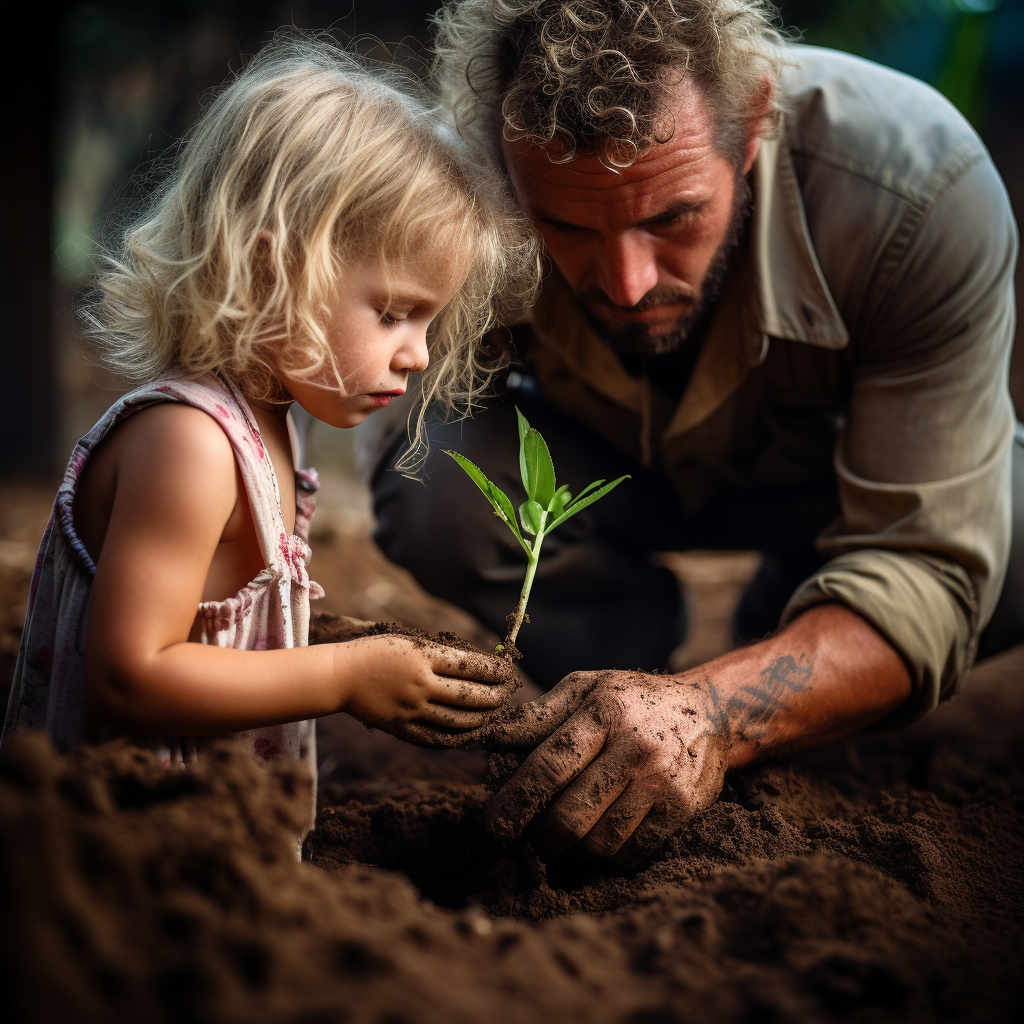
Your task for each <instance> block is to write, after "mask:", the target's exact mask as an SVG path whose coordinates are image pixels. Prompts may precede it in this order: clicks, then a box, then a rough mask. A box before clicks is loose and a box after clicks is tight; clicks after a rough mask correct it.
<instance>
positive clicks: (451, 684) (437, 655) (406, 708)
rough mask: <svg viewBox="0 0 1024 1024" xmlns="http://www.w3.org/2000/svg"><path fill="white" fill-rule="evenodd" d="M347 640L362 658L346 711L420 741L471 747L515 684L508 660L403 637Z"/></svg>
mask: <svg viewBox="0 0 1024 1024" xmlns="http://www.w3.org/2000/svg"><path fill="white" fill-rule="evenodd" d="M357 645H362V646H357ZM342 646H343V647H344V648H346V649H347V650H346V651H345V654H346V655H347V658H346V660H347V661H349V662H351V661H352V660H353V655H355V660H356V661H357V662H361V664H360V667H359V681H358V685H356V686H355V687H354V688H353V692H352V693H351V695H350V696H349V698H348V700H347V701H346V704H345V707H344V710H345V711H347V712H348V713H349V714H351V715H353V716H354V717H355V718H358V719H359V720H360V721H362V722H365V723H366V724H367V725H371V726H375V727H377V728H380V729H383V730H385V731H386V732H390V733H392V734H393V735H396V736H399V737H400V738H402V739H407V740H410V741H411V742H413V743H417V744H419V745H421V746H440V747H451V746H465V745H466V744H467V743H469V742H471V741H472V739H474V738H475V737H476V734H477V732H478V730H479V729H480V728H481V727H482V726H484V725H485V724H486V723H487V722H488V720H489V718H490V716H491V715H492V714H493V712H494V711H495V710H496V709H497V708H499V707H501V706H502V705H504V704H505V703H506V702H507V701H508V698H509V696H510V694H511V692H512V691H513V690H514V688H515V685H516V680H515V675H514V672H513V670H512V667H511V665H510V664H509V663H508V662H507V661H505V660H504V659H501V658H495V657H493V656H490V655H486V654H482V653H478V652H472V651H461V650H457V649H456V648H452V647H446V646H443V645H441V644H435V643H429V642H425V641H421V640H411V639H408V638H406V637H398V636H377V637H367V638H363V639H361V640H355V641H352V642H351V643H350V644H345V645H342Z"/></svg>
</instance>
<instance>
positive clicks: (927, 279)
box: [374, 0, 1024, 862]
mask: <svg viewBox="0 0 1024 1024" xmlns="http://www.w3.org/2000/svg"><path fill="white" fill-rule="evenodd" d="M772 13H773V12H772V11H771V9H770V6H769V5H768V4H765V3H761V2H757V0H651V2H648V3H638V2H631V0H607V2H602V3H597V2H594V0H537V2H526V0H522V2H518V3H498V2H495V0H460V2H455V3H454V4H452V5H451V6H450V7H449V8H448V9H447V10H446V11H445V12H444V13H443V14H442V15H441V16H440V20H439V36H438V43H437V46H438V53H439V58H438V77H439V83H440V86H441V90H442V97H443V99H444V101H445V102H446V103H447V104H448V105H449V107H450V108H451V109H452V111H453V117H454V120H455V123H456V126H457V128H458V130H459V131H460V132H461V133H462V134H463V136H464V137H465V138H466V139H467V140H468V141H469V143H470V144H471V146H473V148H474V149H475V150H476V151H477V152H478V154H479V155H480V156H481V157H482V158H486V159H490V160H492V161H493V162H495V163H496V164H498V165H499V166H502V167H504V168H505V169H506V170H507V173H508V177H509V179H510V187H511V188H512V190H513V191H514V194H515V197H516V199H517V201H518V202H519V204H520V205H521V207H522V208H523V210H524V211H525V212H526V213H527V215H528V216H529V217H530V218H531V220H532V221H533V223H534V225H535V226H536V228H537V230H538V231H539V232H540V234H541V235H542V237H543V239H544V242H545V244H546V247H547V251H548V253H549V255H550V258H551V263H552V264H553V270H552V272H551V274H550V275H549V277H548V279H547V280H546V281H545V284H544V290H543V294H542V296H541V298H540V300H539V302H538V303H537V305H536V307H535V308H534V309H533V310H532V312H531V314H530V316H529V318H528V322H527V323H525V324H523V325H518V326H516V327H514V328H513V329H512V337H513V340H514V345H515V350H516V357H517V359H518V360H519V361H520V363H521V364H522V368H521V370H517V373H516V374H515V375H514V376H513V377H510V384H516V385H517V386H515V387H512V386H510V389H509V392H508V393H507V394H506V395H504V396H502V397H501V398H500V399H498V400H495V401H493V402H491V403H490V405H489V407H488V408H487V410H486V411H485V412H484V413H483V414H481V415H480V416H479V417H477V418H476V419H474V420H472V421H469V422H467V423H465V424H461V425H454V426H452V425H448V426H444V425H435V426H434V427H433V428H432V429H431V433H430V436H431V443H432V446H433V447H434V448H435V449H439V448H456V449H458V450H459V451H461V452H463V453H465V454H466V455H467V456H468V457H469V458H471V459H473V460H474V461H476V462H477V463H478V464H480V465H481V466H482V467H483V468H484V469H485V471H486V472H487V473H488V474H489V475H491V476H492V477H497V480H498V482H499V483H501V482H502V481H503V480H504V481H505V482H506V483H507V484H508V485H509V486H512V484H513V480H514V477H515V476H516V475H517V472H518V467H517V465H516V463H515V459H514V458H513V456H514V454H515V450H514V445H515V438H516V432H515V427H514V417H515V414H514V406H515V405H519V406H520V407H521V408H523V411H524V412H525V413H526V415H527V417H528V418H529V419H530V420H531V422H532V423H533V425H535V426H537V427H538V428H539V429H540V430H541V432H542V433H543V434H544V436H545V437H546V438H547V439H548V441H549V443H550V445H551V448H552V453H553V455H554V459H555V464H556V466H557V467H558V470H559V480H560V481H562V480H563V479H564V480H565V482H568V483H570V484H571V485H574V487H577V488H578V487H579V486H580V485H582V484H584V483H586V482H588V481H589V480H591V479H593V478H594V477H595V476H600V477H607V478H611V477H615V476H618V475H620V474H622V473H625V472H628V473H631V474H632V477H633V479H632V480H631V481H630V482H628V483H626V484H623V485H622V486H620V487H619V488H618V489H617V490H616V491H615V492H613V494H612V495H611V496H609V497H608V498H606V499H604V500H603V501H602V502H599V503H597V504H596V505H594V506H593V507H592V509H591V510H588V512H587V513H581V514H580V515H579V516H577V517H576V518H575V519H574V520H572V521H571V524H567V526H566V527H565V528H563V534H562V536H561V537H559V534H557V533H556V534H554V535H553V536H552V538H551V540H550V541H548V542H547V543H546V545H545V547H546V552H545V556H546V557H545V559H544V560H542V564H541V568H540V571H539V573H538V577H537V583H536V584H535V588H534V596H533V598H532V602H531V615H532V619H533V622H532V623H531V624H530V625H529V626H528V627H527V628H526V630H524V632H523V634H522V644H521V646H522V647H523V648H524V650H526V651H527V652H528V657H527V660H526V661H525V662H524V664H525V667H526V670H527V671H528V672H529V673H531V674H532V675H533V676H534V678H536V679H537V680H538V681H539V682H541V683H542V684H544V685H551V684H552V683H553V682H555V680H556V679H557V678H558V677H559V676H560V675H561V674H562V673H563V672H568V671H571V670H572V669H581V668H590V667H592V666H595V665H596V666H600V667H602V670H601V671H596V672H593V671H591V672H576V673H574V674H573V675H570V676H568V678H566V679H565V680H563V681H562V682H561V683H559V684H558V685H557V686H555V688H554V689H553V690H552V691H551V692H550V693H549V694H547V695H546V696H545V697H544V698H541V699H540V700H538V701H536V702H534V703H533V704H531V705H527V706H526V708H525V709H524V710H523V711H522V712H521V714H520V717H519V719H518V720H517V721H516V722H515V723H513V724H512V725H510V726H509V727H508V729H507V730H505V732H504V735H503V737H499V738H503V739H505V740H507V741H509V742H522V743H523V744H524V745H525V744H528V743H535V742H538V741H540V740H543V742H541V743H540V745H539V746H538V747H537V749H536V750H534V752H533V753H532V754H531V755H530V756H529V758H528V759H527V760H526V762H525V763H524V765H523V767H522V768H521V769H520V771H519V773H518V774H517V775H516V776H515V777H514V778H513V779H512V781H511V782H510V783H509V784H508V785H506V787H505V788H504V789H503V790H502V791H501V792H500V793H499V794H498V796H497V797H496V799H495V802H494V812H493V813H494V823H495V826H496V828H497V830H498V831H499V832H500V833H502V834H506V835H510V836H511V835H516V834H518V833H520V832H521V831H522V830H523V829H524V828H526V826H527V825H528V824H530V823H531V821H532V822H533V826H532V830H531V835H532V837H533V839H534V842H535V843H536V844H537V845H538V847H539V848H540V849H541V851H542V853H544V854H545V855H547V856H555V855H558V854H560V853H562V852H564V851H566V850H568V849H570V848H573V849H574V850H577V851H580V852H584V853H591V854H596V855H599V856H614V857H616V858H618V859H619V860H621V861H624V862H628V861H630V860H633V859H635V858H636V857H638V856H642V855H643V854H644V853H645V852H646V851H647V850H649V849H650V848H651V846H652V845H653V844H654V843H656V842H657V841H658V840H659V839H660V837H661V836H663V835H664V834H665V833H666V832H667V831H669V830H671V829H673V828H675V827H676V826H677V825H678V824H679V823H680V822H681V821H683V820H685V818H686V817H688V816H689V815H692V814H693V813H695V812H696V811H698V810H700V809H701V808H703V807H705V806H707V805H708V804H709V803H710V802H712V801H713V800H714V799H715V798H716V797H717V795H718V793H719V791H720V789H721V785H722V781H723V775H724V772H725V770H726V769H727V768H729V767H736V766H739V765H743V764H746V763H748V762H749V761H751V760H753V759H755V758H758V757H763V756H767V755H772V754H778V753H780V752H786V751H795V750H799V749H804V748H807V747H811V746H815V745H818V744H821V743H824V742H827V741H829V740H832V739H835V738H837V737H840V736H844V735H848V734H850V733H853V732H856V731H858V730H860V729H863V728H865V727H867V726H871V725H875V724H879V723H881V724H884V725H885V726H886V727H892V726H896V725H900V724H904V723H907V722H910V721H912V720H914V719H916V718H917V717H919V716H920V715H922V714H924V713H926V712H927V711H928V710H929V709H930V708H932V707H934V706H935V705H936V704H937V703H938V702H939V701H940V700H942V699H945V698H947V697H948V696H949V695H950V694H951V693H952V692H953V691H954V689H955V687H956V686H957V684H958V682H959V681H960V680H961V679H962V678H963V676H964V674H965V672H966V671H967V669H968V668H969V667H970V665H971V664H972V662H973V661H974V659H975V656H976V653H977V650H978V643H979V636H980V635H981V631H982V629H983V627H984V626H985V625H986V623H987V622H988V621H989V619H990V618H991V617H992V615H993V610H994V609H995V608H996V606H997V603H998V602H999V597H1000V593H1001V591H1002V588H1003V583H1004V574H1005V571H1006V566H1007V560H1008V556H1009V551H1010V537H1011V511H1012V506H1011V488H1010V484H1011V463H1012V462H1013V461H1019V455H1017V454H1015V450H1016V452H1019V451H1020V448H1019V447H1018V446H1015V445H1014V444H1013V437H1014V416H1013V409H1012V406H1011V403H1010V399H1009V395H1008V392H1007V384H1006V376H1007V363H1008V357H1009V349H1010V341H1011V338H1012V334H1013V325H1014V310H1013V295H1012V274H1013V266H1014V261H1015V258H1016V251H1017V238H1016V230H1015V227H1014V224H1013V218H1012V214H1011V211H1010V208H1009V204H1008V201H1007V198H1006V194H1005V190H1004V189H1003V186H1002V183H1001V181H1000V180H999V178H998V175H997V174H996V172H995V170H994V168H993V167H992V164H991V161H990V160H989V158H988V155H987V153H986V151H985V149H984V147H983V146H982V144H981V143H980V141H979V140H978V138H977V136H976V135H975V134H974V132H973V131H972V130H971V129H970V127H969V126H968V125H967V124H966V122H965V121H964V120H963V119H962V118H961V117H960V116H959V115H958V114H957V113H956V111H955V110H953V108H952V107H951V106H950V105H949V104H948V103H946V102H945V101H944V100H943V99H942V98H941V97H940V96H938V95H937V94H936V93H935V92H933V91H932V90H931V89H929V88H927V87H926V86H924V85H922V84H921V83H919V82H915V81H913V80H912V79H909V78H907V77H905V76H902V75H899V74H897V73H895V72H892V71H889V70H887V69H884V68H881V67H878V66H876V65H872V64H869V63H867V62H865V61H861V60H858V59H856V58H852V57H849V56H846V55H842V54H839V53H834V52H831V51H826V50H818V49H814V48H810V47H793V46H785V45H784V44H783V42H782V40H781V38H780V37H779V35H778V34H777V33H776V32H775V30H774V29H773V28H772V22H771V17H772ZM517 382H518V383H517ZM377 451H378V453H382V452H383V442H382V441H378V445H377ZM379 457H380V455H378V458H379ZM394 459H395V456H394V455H392V456H391V462H392V463H393V462H394ZM449 461H450V460H446V459H445V458H444V456H443V455H440V454H435V455H433V456H431V458H430V459H429V460H428V463H427V467H426V471H427V479H428V486H427V487H426V489H424V488H423V487H422V485H420V484H418V483H410V482H408V481H406V480H404V479H402V478H401V477H400V476H399V475H398V474H396V473H389V472H382V471H381V472H377V474H376V476H375V478H374V488H375V494H376V502H377V513H378V518H379V522H380V526H379V530H378V534H377V536H378V540H379V542H380V543H381V546H382V547H383V549H384V551H385V552H386V553H387V554H388V555H390V557H392V558H393V559H395V560H396V561H399V562H401V563H403V564H405V565H407V566H408V567H409V568H410V569H411V570H412V571H413V572H414V574H415V575H416V576H417V578H418V579H419V580H420V581H421V582H422V583H423V584H424V586H426V587H427V589H429V590H432V591H433V592H435V593H439V594H441V595H442V596H445V597H448V598H450V599H452V600H455V601H457V602H459V603H461V604H462V605H463V606H464V607H467V608H468V609H469V610H471V611H473V612H474V613H475V614H476V615H477V616H479V617H480V618H481V619H482V620H484V621H485V622H487V623H488V624H489V625H491V626H492V627H493V628H494V629H496V630H500V629H501V627H502V625H503V619H504V615H505V614H506V612H507V611H509V610H510V609H511V608H512V607H513V606H514V603H515V596H516V593H517V590H518V585H519V582H520V580H521V573H522V568H521V565H522V559H521V556H520V555H519V554H518V552H516V551H514V550H513V549H512V548H511V547H510V546H508V545H507V544H506V542H505V540H504V538H503V537H502V535H501V530H502V529H503V527H502V526H501V524H500V523H497V522H495V521H493V520H492V521H489V520H488V518H487V516H486V514H484V513H483V512H482V509H481V502H480V500H479V498H478V496H477V495H475V494H474V493H472V484H470V483H469V482H468V481H464V480H463V479H462V478H461V475H460V471H459V470H458V468H457V467H455V466H454V465H448V462H449ZM386 463H387V459H383V460H382V461H379V462H378V465H384V464H386ZM1021 479H1022V480H1024V477H1022V478H1021ZM698 547H722V548H756V549H759V550H761V551H763V552H764V555H765V557H764V564H763V567H762V569H761V570H760V572H759V573H758V575H757V577H756V578H755V579H754V581H753V582H752V584H751V586H750V588H749V589H748V591H747V593H746V594H745V595H744V598H743V600H742V602H741V604H740V607H739V608H738V610H737V616H736V627H737V634H738V637H739V638H740V639H742V640H745V641H755V642H752V643H749V644H748V646H745V647H741V648H739V649H737V650H735V651H734V652H732V653H731V654H728V655H726V656H724V657H722V658H718V659H715V660H714V661H711V662H709V663H707V664H705V665H702V666H700V667H699V668H697V669H694V670H692V671H688V672H684V673H680V674H678V675H660V674H656V673H655V672H654V671H651V670H657V669H661V668H663V666H664V664H665V659H666V657H667V655H668V653H669V651H670V650H671V649H672V647H673V646H674V645H675V644H676V643H677V642H678V641H679V639H680V638H681V635H682V629H683V614H682V612H683V609H682V605H681V600H680V598H679V595H678V588H677V587H676V585H675V582H674V580H673V579H672V578H671V576H670V574H669V573H668V572H667V571H666V570H664V569H663V568H660V567H658V566H657V565H656V564H652V561H651V557H650V556H651V554H652V553H653V552H657V551H660V550H678V549H683V548H698ZM1011 561H1012V560H1011ZM1018 592H1019V588H1018V587H1017V583H1016V581H1013V583H1012V585H1008V586H1007V591H1006V600H1004V602H1003V604H1002V605H1001V607H1000V610H999V612H997V615H996V617H997V619H998V620H999V624H998V629H999V631H1000V632H999V633H998V635H997V634H996V633H994V632H993V633H990V634H989V635H988V637H987V638H986V642H987V644H988V649H989V651H991V650H995V649H999V648H1000V647H1001V646H1006V645H1008V644H1009V643H1010V642H1013V641H1014V640H1016V639H1020V638H1024V631H1022V630H1021V628H1020V626H1021V623H1020V621H1019V617H1020V612H1019V611H1018V609H1019V608H1020V607H1021V602H1020V601H1019V600H1014V595H1015V594H1016V593H1018ZM779 627H781V628H779ZM995 628H996V626H995V625H994V626H993V629H995ZM773 631H775V632H773ZM635 666H640V668H641V669H643V670H648V671H642V670H635ZM627 667H628V668H630V670H629V671H625V670H624V669H626V668H627ZM545 737H547V738H546V739H545Z"/></svg>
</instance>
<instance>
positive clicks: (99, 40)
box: [53, 0, 1024, 284]
mask: <svg viewBox="0 0 1024 1024" xmlns="http://www.w3.org/2000/svg"><path fill="white" fill-rule="evenodd" d="M439 2H440V0H342V3H340V4H339V3H337V2H324V0H292V2H289V3H282V2H276V0H173V2H172V0H149V2H147V3H144V4H140V3H138V2H137V0H135V2H127V0H108V2H105V3H74V2H70V3H65V4H64V5H63V7H62V11H61V13H60V14H59V16H58V18H57V22H56V32H55V39H56V49H57V54H58V67H57V110H56V112H55V114H56V120H55V128H56V134H55V156H56V161H57V166H56V169H55V170H56V182H57V186H56V194H55V197H54V216H53V236H54V238H53V240H54V246H53V251H54V256H55V258H54V272H55V274H56V276H57V277H58V278H59V279H61V280H63V281H65V282H67V283H69V284H74V283H76V282H77V281H79V280H81V278H82V276H83V274H84V273H86V272H87V271H88V269H89V267H90V266H91V261H92V258H93V255H94V253H95V251H96V247H97V244H98V242H97V238H98V232H99V225H100V224H102V223H103V222H104V221H105V220H106V211H107V209H108V202H109V196H110V193H111V192H112V191H114V192H115V193H116V194H117V195H118V196H119V198H120V199H122V200H123V199H125V198H126V197H127V198H128V199H130V198H131V196H132V194H133V191H132V190H133V189H136V188H138V187H139V183H140V181H143V183H144V175H143V178H142V179H140V178H139V177H138V175H133V174H132V172H133V171H134V170H135V168H137V167H138V166H139V165H142V167H143V169H144V170H145V169H146V168H147V167H148V168H151V169H154V173H155V170H156V169H157V168H158V162H157V160H156V158H157V157H158V155H159V154H160V153H161V152H162V151H164V150H165V149H166V147H167V146H168V145H170V144H171V143H172V142H173V141H174V139H176V138H178V137H179V136H180V135H181V134H182V133H183V132H184V131H185V129H186V128H187V127H188V125H189V124H190V123H191V121H192V120H193V119H194V117H195V116H196V113H197V112H198V110H199V105H200V97H201V95H202V94H203V93H204V92H207V91H208V90H209V89H210V87H211V86H215V85H217V84H218V83H219V82H221V81H222V80H223V79H224V78H225V76H226V75H227V73H228V72H229V69H230V68H233V67H235V68H237V67H238V66H239V64H240V63H241V62H242V60H243V59H244V57H245V55H247V54H250V53H252V52H254V51H255V50H256V49H258V47H259V45H260V44H261V43H262V42H263V41H265V40H266V39H267V38H269V36H270V34H271V33H272V32H273V30H274V29H275V28H277V27H278V26H280V25H283V24H294V25H297V26H299V27H301V28H306V29H322V28H328V27H330V28H332V29H333V30H334V31H335V32H336V33H337V34H340V35H342V36H345V37H349V38H351V37H360V36H361V37H362V47H361V48H363V49H364V50H366V49H371V50H373V49H374V43H373V41H372V39H369V38H368V36H375V37H379V38H380V39H383V40H385V41H387V42H395V41H397V40H403V39H404V40H405V46H403V47H400V48H399V49H398V52H397V56H396V58H395V59H399V60H401V61H402V62H403V63H407V64H411V65H413V66H414V67H418V68H422V67H423V59H424V52H425V51H424V48H423V41H424V40H425V38H426V35H427V22H426V17H427V15H428V14H429V12H430V11H432V10H433V9H434V8H435V7H436V6H437V4H438V3H439ZM780 6H781V16H782V20H783V22H784V23H785V24H786V25H788V26H794V27H795V28H796V29H797V30H799V31H800V32H801V33H802V37H803V40H804V41H805V42H807V43H813V44H816V45H821V46H830V47H835V48H837V49H841V50H846V51H848V52H851V53H856V54H859V55H861V56H865V57H868V58H870V59H873V60H877V61H879V62H881V63H883V64H888V65H889V66H891V67H894V68H897V69H899V70H901V71H905V72H907V73H909V74H912V75H915V76H916V77H918V78H922V79H924V80H925V81H927V82H930V83H932V84H933V85H935V86H936V87H937V88H939V89H940V90H941V91H942V92H944V93H945V94H946V96H948V97H949V98H950V99H951V100H952V101H953V102H954V103H955V104H956V105H957V106H958V107H959V108H960V109H961V110H962V111H963V112H964V114H965V115H966V116H967V117H968V118H969V119H970V120H971V121H972V122H973V123H974V124H975V125H976V126H977V127H978V128H979V130H980V131H982V133H983V134H984V132H985V130H986V128H987V126H988V119H989V117H990V115H991V114H992V110H993V104H992V100H993V97H999V96H1004V95H1005V96H1007V97H1012V98H1013V103H1014V110H1016V106H1015V104H1016V97H1017V96H1018V95H1019V94H1020V91H1021V84H1022V83H1021V78H1022V70H1021V69H1022V65H1024V60H1022V56H1024V54H1022V53H1021V50H1022V41H1024V0H782V2H781V5H780ZM374 56H377V57H380V58H385V59H389V58H388V54H387V51H383V50H379V49H377V50H376V52H374ZM1008 106H1009V105H1007V107H1008ZM119 183H120V184H119ZM121 205H122V206H123V203H122V204H121Z"/></svg>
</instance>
